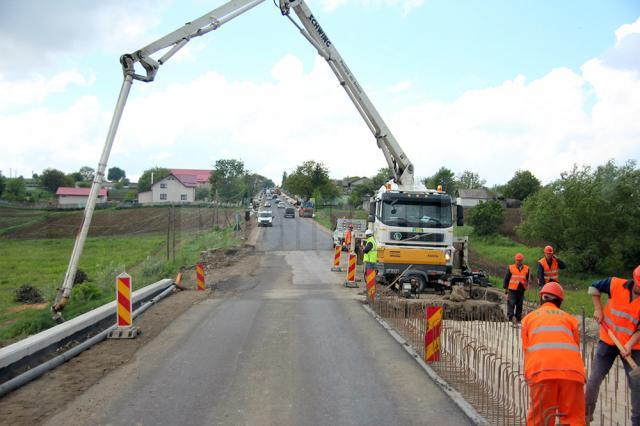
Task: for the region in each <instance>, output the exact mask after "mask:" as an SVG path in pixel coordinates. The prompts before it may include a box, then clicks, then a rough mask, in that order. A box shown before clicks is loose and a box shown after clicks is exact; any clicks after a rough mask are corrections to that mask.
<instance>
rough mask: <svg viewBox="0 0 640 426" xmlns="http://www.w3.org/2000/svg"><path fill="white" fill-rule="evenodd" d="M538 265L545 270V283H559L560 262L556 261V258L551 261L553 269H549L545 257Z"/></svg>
mask: <svg viewBox="0 0 640 426" xmlns="http://www.w3.org/2000/svg"><path fill="white" fill-rule="evenodd" d="M538 263H539V264H540V265H542V269H543V270H544V283H545V284H546V283H548V282H550V281H555V282H559V281H558V279H559V277H560V275H559V274H558V270H559V268H558V261H557V260H556V258H555V257H554V258H552V260H551V267H549V264H548V263H547V258H546V257H543V258H542V259H540V260H538Z"/></svg>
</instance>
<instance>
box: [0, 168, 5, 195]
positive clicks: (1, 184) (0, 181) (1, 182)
mask: <svg viewBox="0 0 640 426" xmlns="http://www.w3.org/2000/svg"><path fill="white" fill-rule="evenodd" d="M6 186H7V180H6V178H5V177H4V176H2V173H0V197H2V193H3V192H4V189H5V188H6Z"/></svg>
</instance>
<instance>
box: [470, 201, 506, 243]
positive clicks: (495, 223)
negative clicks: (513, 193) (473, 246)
mask: <svg viewBox="0 0 640 426" xmlns="http://www.w3.org/2000/svg"><path fill="white" fill-rule="evenodd" d="M467 220H468V222H469V224H470V225H473V231H474V232H475V233H476V234H478V235H491V234H495V233H497V232H498V228H499V227H500V225H502V222H504V209H503V207H502V206H501V205H500V203H498V202H497V201H493V200H491V201H487V202H484V203H480V204H478V205H477V206H475V207H473V208H471V209H469V211H468V212H467Z"/></svg>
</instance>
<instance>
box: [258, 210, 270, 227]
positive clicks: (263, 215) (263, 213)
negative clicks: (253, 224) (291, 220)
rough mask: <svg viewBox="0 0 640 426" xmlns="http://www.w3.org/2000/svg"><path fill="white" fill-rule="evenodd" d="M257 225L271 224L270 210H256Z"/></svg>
mask: <svg viewBox="0 0 640 426" xmlns="http://www.w3.org/2000/svg"><path fill="white" fill-rule="evenodd" d="M258 226H273V213H272V212H271V210H260V211H259V212H258Z"/></svg>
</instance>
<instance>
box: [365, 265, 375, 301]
mask: <svg viewBox="0 0 640 426" xmlns="http://www.w3.org/2000/svg"><path fill="white" fill-rule="evenodd" d="M365 276H366V278H367V299H369V301H370V302H373V301H374V300H375V298H376V269H375V268H372V267H369V268H367V270H366V271H365Z"/></svg>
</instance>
